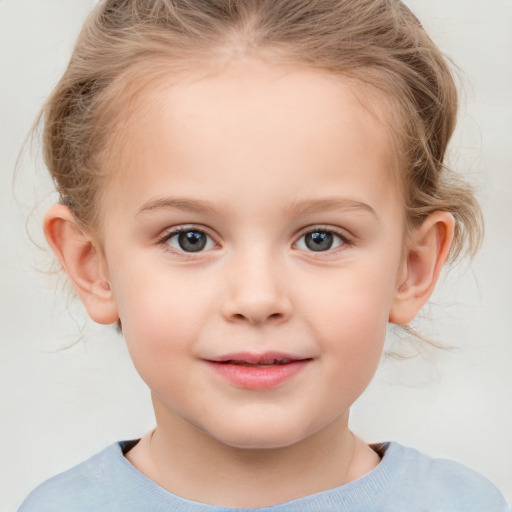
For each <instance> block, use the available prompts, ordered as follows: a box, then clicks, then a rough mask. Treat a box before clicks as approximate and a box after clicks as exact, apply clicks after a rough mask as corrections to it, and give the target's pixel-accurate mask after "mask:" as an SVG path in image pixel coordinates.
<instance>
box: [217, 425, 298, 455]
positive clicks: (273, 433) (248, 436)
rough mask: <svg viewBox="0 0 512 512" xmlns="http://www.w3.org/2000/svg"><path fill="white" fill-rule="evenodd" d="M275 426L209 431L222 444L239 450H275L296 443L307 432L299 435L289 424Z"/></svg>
mask: <svg viewBox="0 0 512 512" xmlns="http://www.w3.org/2000/svg"><path fill="white" fill-rule="evenodd" d="M233 426H234V425H233ZM255 427H256V428H255ZM276 427H277V425H272V426H270V425H267V426H256V425H254V426H253V427H252V428H251V429H243V428H240V427H239V428H236V427H235V428H234V429H230V430H229V431H228V432H226V431H223V432H222V433H221V432H216V433H210V436H211V437H213V438H215V439H216V440H217V441H219V442H220V443H222V444H224V445H227V446H230V447H231V448H237V449H241V450H277V449H280V448H286V447H287V446H291V445H293V444H295V443H298V442H299V441H301V440H303V439H304V438H305V437H307V434H302V435H301V434H300V433H298V432H294V431H291V430H290V428H289V425H288V426H285V427H284V428H276ZM287 427H288V428H287Z"/></svg>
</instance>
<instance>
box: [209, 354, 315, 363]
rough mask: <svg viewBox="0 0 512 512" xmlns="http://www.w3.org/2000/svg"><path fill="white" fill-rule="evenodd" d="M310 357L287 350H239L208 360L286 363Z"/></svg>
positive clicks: (216, 361) (214, 361)
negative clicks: (257, 351)
mask: <svg viewBox="0 0 512 512" xmlns="http://www.w3.org/2000/svg"><path fill="white" fill-rule="evenodd" d="M307 359H311V358H310V357H302V356H297V355H294V354H287V353H285V352H275V351H273V352H263V353H261V354H257V353H252V352H237V353H231V354H224V355H221V356H216V357H209V358H208V359H207V361H209V362H212V363H233V364H236V363H239V364H240V363H242V364H243V363H245V364H286V363H293V362H295V361H304V360H307Z"/></svg>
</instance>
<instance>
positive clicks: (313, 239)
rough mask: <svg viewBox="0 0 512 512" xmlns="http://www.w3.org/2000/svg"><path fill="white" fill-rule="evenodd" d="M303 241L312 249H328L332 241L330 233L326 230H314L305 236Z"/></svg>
mask: <svg viewBox="0 0 512 512" xmlns="http://www.w3.org/2000/svg"><path fill="white" fill-rule="evenodd" d="M304 242H305V243H306V246H307V248H308V249H311V250H312V251H328V250H329V249H330V248H331V247H332V244H333V242H334V237H333V234H332V233H329V232H327V231H315V232H313V233H308V234H307V235H306V236H305V239H304Z"/></svg>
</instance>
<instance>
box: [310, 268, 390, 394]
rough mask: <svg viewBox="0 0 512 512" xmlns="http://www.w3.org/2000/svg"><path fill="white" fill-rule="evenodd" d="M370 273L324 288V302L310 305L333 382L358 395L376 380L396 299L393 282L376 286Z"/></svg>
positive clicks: (320, 301) (312, 325) (311, 316)
mask: <svg viewBox="0 0 512 512" xmlns="http://www.w3.org/2000/svg"><path fill="white" fill-rule="evenodd" d="M377 283H378V280H377V281H376V280H375V276H372V275H370V273H367V274H366V275H365V276H363V275H361V276H359V278H358V277H357V276H351V277H350V278H347V279H344V281H343V283H342V282H341V280H340V282H339V283H338V285H337V286H336V285H334V286H333V285H332V284H331V285H330V287H328V288H327V287H326V288H324V291H325V290H329V293H325V294H324V295H323V300H316V301H311V303H310V304H309V308H308V309H309V311H310V313H309V315H308V316H309V318H310V327H311V328H312V330H313V335H314V337H315V338H316V339H317V341H318V343H319V345H320V346H321V348H322V352H323V353H324V354H325V355H326V356H327V359H328V360H330V361H331V363H330V364H331V372H332V375H333V376H334V377H333V378H334V379H336V380H338V379H341V380H342V381H343V386H348V387H349V388H352V389H353V391H354V393H355V394H358V393H359V392H361V391H362V389H364V388H365V387H366V385H367V384H368V382H369V380H370V379H371V377H372V376H373V374H374V372H375V370H376V368H377V366H378V364H379V361H380V358H381V355H382V350H383V345H384V340H385V336H386V329H387V325H388V319H389V310H390V306H391V300H392V297H393V286H392V284H391V282H381V283H380V286H379V285H378V284H377Z"/></svg>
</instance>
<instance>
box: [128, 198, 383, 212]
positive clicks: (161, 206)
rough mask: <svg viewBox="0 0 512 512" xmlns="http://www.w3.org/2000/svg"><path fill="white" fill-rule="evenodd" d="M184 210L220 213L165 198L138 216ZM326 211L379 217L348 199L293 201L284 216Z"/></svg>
mask: <svg viewBox="0 0 512 512" xmlns="http://www.w3.org/2000/svg"><path fill="white" fill-rule="evenodd" d="M173 209H174V210H182V211H185V212H193V213H210V214H217V213H219V210H218V208H216V207H215V206H214V205H213V203H211V202H210V201H206V200H196V199H188V198H174V197H163V198H156V199H151V200H150V201H148V202H146V203H144V204H143V205H142V206H141V207H140V208H139V209H138V211H137V214H136V215H139V214H142V213H149V212H152V211H154V210H173ZM324 210H363V211H366V212H368V213H371V214H372V215H374V216H375V217H377V213H376V212H375V210H374V209H373V208H372V207H371V206H370V205H369V204H366V203H363V202H361V201H354V200H353V199H346V198H338V197H336V198H327V199H308V200H303V201H293V202H291V203H289V204H288V205H286V206H285V208H284V214H285V215H286V216H292V215H304V214H311V213H316V212H321V211H324Z"/></svg>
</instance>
